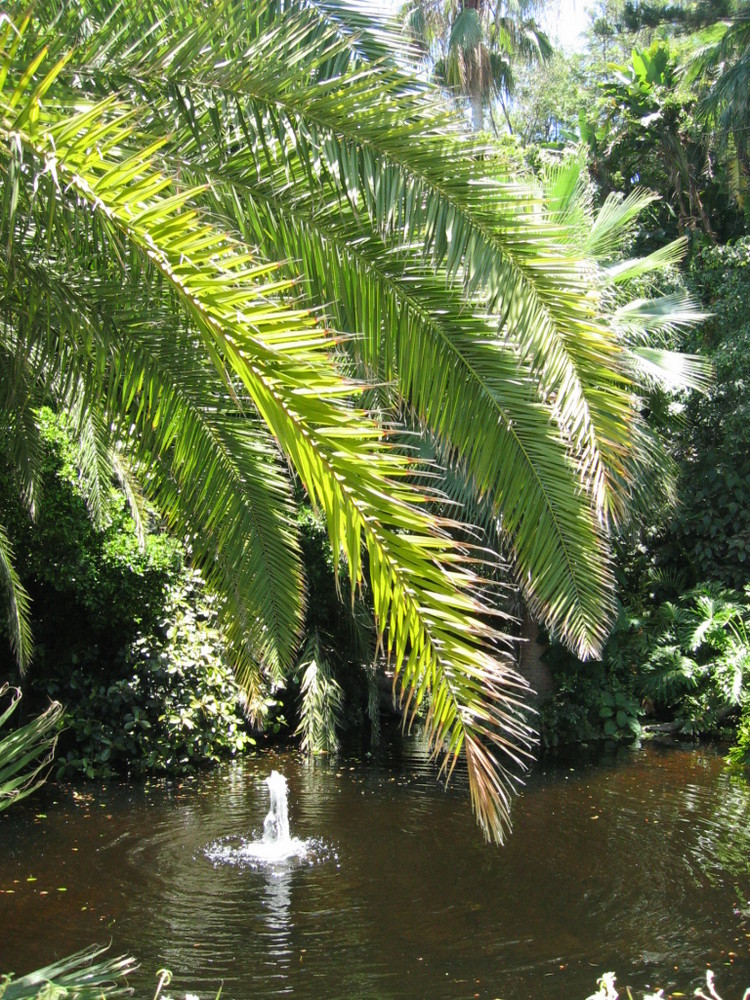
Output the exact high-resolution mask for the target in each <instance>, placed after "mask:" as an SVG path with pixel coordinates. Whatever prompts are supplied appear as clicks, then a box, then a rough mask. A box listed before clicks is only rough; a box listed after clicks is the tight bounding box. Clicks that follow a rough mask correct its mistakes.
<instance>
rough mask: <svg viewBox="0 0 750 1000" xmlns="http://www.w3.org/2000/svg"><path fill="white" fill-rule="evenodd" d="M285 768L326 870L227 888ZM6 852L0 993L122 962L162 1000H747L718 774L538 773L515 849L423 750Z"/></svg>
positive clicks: (8, 824) (723, 776)
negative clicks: (98, 962)
mask: <svg viewBox="0 0 750 1000" xmlns="http://www.w3.org/2000/svg"><path fill="white" fill-rule="evenodd" d="M272 767H273V768H276V769H278V770H280V771H282V772H283V773H284V774H285V775H286V777H287V779H288V782H289V789H290V815H291V823H292V832H293V834H295V835H296V836H298V837H302V838H317V842H318V846H317V847H316V854H317V857H318V862H317V863H316V864H314V865H306V864H299V863H297V864H294V865H291V866H290V867H289V868H287V869H286V870H284V871H281V872H279V871H275V872H269V871H258V870H252V869H250V868H242V867H237V866H233V865H230V864H212V863H211V861H210V860H209V859H208V857H207V856H206V849H207V848H208V847H209V845H210V844H212V843H214V842H216V841H217V840H220V841H222V842H229V843H234V842H235V839H236V838H237V837H238V835H241V834H245V835H248V836H249V835H253V834H259V832H260V830H261V828H262V822H263V817H264V815H265V813H266V811H267V807H268V795H267V790H266V787H265V784H264V779H265V777H266V776H267V775H268V773H269V772H270V770H271V768H272ZM40 814H42V815H40ZM227 838H228V840H227ZM0 845H1V847H2V850H1V853H0V890H1V891H0V971H10V970H12V971H14V972H16V973H17V974H22V973H24V972H26V971H29V970H30V969H31V968H33V967H35V966H38V965H43V964H46V963H48V962H50V961H51V960H52V959H53V958H55V957H60V956H62V955H64V954H66V953H69V952H71V951H74V950H76V949H78V948H81V947H84V946H85V945H87V944H89V943H91V942H94V941H98V942H102V943H106V942H108V941H110V940H111V941H112V950H113V953H116V954H119V953H123V952H129V953H131V954H134V955H136V956H137V957H138V958H139V959H140V961H141V963H142V968H141V973H140V978H139V979H138V980H137V981H135V982H134V985H135V986H136V987H138V992H139V994H140V995H142V996H149V997H150V996H151V995H152V994H153V988H154V985H155V972H156V970H157V969H159V968H161V967H162V966H168V967H169V968H171V969H172V970H173V971H174V972H175V980H174V982H173V984H172V987H171V990H170V992H171V994H172V995H173V996H175V997H178V996H181V995H183V994H184V993H185V992H186V991H190V992H193V993H199V994H201V996H213V995H215V993H216V991H217V989H218V987H219V986H220V985H221V984H223V993H222V996H223V997H225V998H233V1000H251V998H253V1000H262V998H265V997H275V996H278V995H284V994H288V995H293V996H294V997H295V998H296V1000H307V998H310V1000H312V998H342V1000H343V998H356V997H361V998H396V997H398V998H463V997H469V998H474V997H480V998H495V997H502V998H504V1000H522V998H527V997H528V998H532V997H533V998H535V1000H536V998H541V997H544V998H553V1000H554V998H566V1000H584V998H585V997H587V996H588V995H589V994H590V993H592V992H593V990H594V987H595V981H596V978H597V976H598V975H599V974H601V972H603V971H606V970H614V971H616V972H617V974H618V983H619V984H621V985H624V984H625V983H630V984H631V985H632V986H634V987H635V988H637V989H638V990H641V989H642V988H645V986H646V984H651V985H653V986H657V985H658V986H662V987H665V990H666V992H667V993H668V992H670V991H671V990H679V991H681V992H684V993H685V994H687V995H691V994H692V991H693V989H694V987H695V986H696V985H699V984H700V983H701V982H702V981H703V978H704V975H705V969H706V967H707V965H708V964H710V965H711V966H712V967H713V968H714V969H715V971H716V975H717V983H718V986H719V991H720V992H721V993H722V995H723V996H724V998H725V1000H739V998H740V997H741V996H742V992H743V990H744V988H745V987H746V986H748V985H750V919H748V917H746V916H745V915H744V913H743V910H746V909H747V908H748V907H750V903H748V900H750V784H748V782H747V781H745V780H740V781H737V780H732V778H731V777H730V776H729V775H728V774H727V773H726V771H725V770H724V767H723V763H722V760H721V758H720V757H719V756H717V755H716V754H714V753H713V752H711V751H708V750H682V749H673V748H670V749H666V748H659V747H657V746H648V747H645V748H644V749H632V750H626V751H620V752H619V753H618V754H616V755H614V754H611V755H609V756H606V755H605V756H604V757H601V756H600V757H599V758H598V759H596V760H594V759H591V760H589V761H581V759H580V758H577V760H576V762H575V763H571V762H564V761H562V760H560V761H557V762H546V763H545V764H544V765H543V766H540V767H538V768H537V769H536V770H535V772H534V773H533V774H532V775H531V777H530V778H529V780H528V782H527V785H526V788H525V790H524V792H523V794H522V795H521V796H520V798H519V799H518V800H517V802H516V803H515V809H514V831H513V835H512V837H511V839H510V841H509V842H508V844H507V845H506V846H505V847H504V848H501V849H498V848H493V847H490V846H487V845H485V844H484V843H483V842H482V840H481V837H480V836H479V834H478V832H477V830H476V828H475V826H474V824H473V821H472V819H471V814H470V809H469V805H468V800H467V797H466V792H465V789H464V788H463V787H462V785H461V781H460V779H459V781H458V782H457V783H456V784H455V786H454V787H452V788H451V789H450V790H449V791H447V792H446V791H445V790H444V789H443V788H442V787H441V786H439V785H437V784H436V783H435V780H434V776H433V773H432V771H431V770H430V769H429V767H428V766H427V764H426V762H425V759H424V756H423V754H422V752H421V751H420V749H419V747H418V745H410V746H406V747H402V746H395V747H393V748H391V750H389V751H384V752H383V753H382V754H380V755H379V756H378V757H373V758H367V757H364V756H362V757H356V758H354V757H352V758H348V757H343V758H340V759H339V760H337V761H324V762H320V761H318V762H313V763H309V762H306V761H304V760H303V759H301V758H300V757H298V756H296V755H292V754H289V755H280V756H275V757H273V758H262V759H256V760H252V761H249V762H248V763H246V764H244V765H243V766H238V767H234V768H230V769H225V770H222V771H220V772H217V773H213V774H209V775H206V776H204V777H201V778H200V779H198V780H196V781H193V782H189V783H185V784H184V785H183V786H182V787H172V788H165V787H161V786H158V785H157V786H152V787H150V788H143V787H124V786H120V787H111V786H110V787H107V788H104V789H102V788H100V787H98V786H95V787H94V788H93V789H91V788H90V789H88V790H87V791H86V792H82V791H80V790H79V791H78V792H73V791H72V790H71V789H63V788H54V787H49V788H47V789H46V790H45V791H44V792H42V793H41V794H40V795H38V796H37V797H36V798H32V799H29V800H27V802H26V803H25V804H21V805H19V806H18V807H16V808H15V810H10V811H8V812H6V813H4V814H2V815H1V816H0ZM32 879H33V881H31V880H32ZM61 889H65V891H64V892H63V891H60V890H61ZM730 952H731V953H734V954H733V955H732V954H730Z"/></svg>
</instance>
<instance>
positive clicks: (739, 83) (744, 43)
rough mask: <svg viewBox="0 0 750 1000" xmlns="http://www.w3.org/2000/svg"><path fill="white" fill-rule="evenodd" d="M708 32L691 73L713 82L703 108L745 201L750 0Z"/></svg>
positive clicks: (742, 1)
mask: <svg viewBox="0 0 750 1000" xmlns="http://www.w3.org/2000/svg"><path fill="white" fill-rule="evenodd" d="M706 35H707V36H708V39H707V41H706V44H705V45H703V46H702V47H701V48H700V49H699V50H698V52H697V53H696V55H695V57H694V59H693V61H692V64H691V66H690V67H689V70H688V79H689V80H695V79H696V78H697V77H699V76H700V77H703V79H704V80H705V81H706V82H707V83H708V91H707V93H706V94H705V96H704V97H703V100H702V101H701V103H700V104H699V106H698V113H699V115H700V117H702V118H703V119H704V120H705V121H706V122H707V123H708V124H709V125H710V126H711V128H712V129H713V131H714V133H715V134H716V135H717V136H718V140H719V148H720V150H721V151H722V152H723V153H724V154H725V157H726V160H727V163H728V167H729V177H730V182H731V184H732V188H733V190H734V193H735V194H736V196H737V197H738V198H739V200H740V201H742V200H743V199H744V196H745V194H746V191H747V168H748V142H747V131H748V126H749V125H750V3H747V0H734V2H732V3H731V8H730V11H729V12H728V16H727V17H723V18H721V19H717V21H716V23H715V24H713V25H712V27H711V28H710V29H709V30H708V31H707V32H706Z"/></svg>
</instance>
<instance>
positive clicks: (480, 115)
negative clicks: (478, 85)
mask: <svg viewBox="0 0 750 1000" xmlns="http://www.w3.org/2000/svg"><path fill="white" fill-rule="evenodd" d="M470 100H471V130H472V132H483V131H484V101H483V100H482V94H481V92H480V91H477V92H475V93H473V94H471V95H470Z"/></svg>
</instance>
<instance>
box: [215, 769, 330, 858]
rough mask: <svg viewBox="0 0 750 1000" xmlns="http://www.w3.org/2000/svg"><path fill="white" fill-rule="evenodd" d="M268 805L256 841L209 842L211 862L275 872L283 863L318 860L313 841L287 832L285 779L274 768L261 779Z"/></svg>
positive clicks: (242, 839)
mask: <svg viewBox="0 0 750 1000" xmlns="http://www.w3.org/2000/svg"><path fill="white" fill-rule="evenodd" d="M265 783H266V785H268V794H269V796H270V800H271V804H270V808H269V811H268V815H267V816H266V818H265V820H264V821H263V836H262V837H261V838H260V840H249V841H248V840H245V839H244V837H243V838H241V842H240V844H239V846H237V845H236V842H233V841H235V840H236V838H231V839H230V838H227V839H225V840H223V841H216V842H215V843H213V844H210V845H209V847H208V849H207V851H206V854H207V855H208V857H209V858H210V859H211V860H212V861H213V862H221V863H225V862H228V863H229V864H238V865H243V864H246V865H249V866H250V867H252V868H268V869H270V870H271V871H272V872H273V873H274V874H279V873H280V872H283V871H284V870H286V868H287V862H289V861H292V860H294V859H304V860H305V861H306V862H308V863H310V864H312V863H314V862H315V861H316V860H318V857H317V856H318V855H319V854H320V851H319V850H316V849H315V848H316V846H317V842H315V841H310V840H300V839H299V838H298V837H292V835H291V834H290V832H289V805H288V797H289V793H288V789H287V783H286V778H285V777H284V775H283V774H279V772H278V771H271V773H270V774H269V776H268V777H267V778H266V779H265Z"/></svg>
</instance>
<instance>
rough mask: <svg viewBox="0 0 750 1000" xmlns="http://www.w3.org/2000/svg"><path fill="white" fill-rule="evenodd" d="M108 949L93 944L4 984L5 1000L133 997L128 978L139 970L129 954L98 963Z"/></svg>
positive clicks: (99, 999) (86, 999)
mask: <svg viewBox="0 0 750 1000" xmlns="http://www.w3.org/2000/svg"><path fill="white" fill-rule="evenodd" d="M106 951H107V948H102V947H100V946H99V945H91V946H90V947H88V948H84V949H83V950H82V951H78V952H75V954H73V955H68V956H66V957H65V958H63V959H60V960H59V961H57V962H52V963H50V964H49V965H46V966H44V967H43V968H41V969H36V970H35V971H34V972H30V973H29V974H28V975H26V976H20V977H18V978H14V977H13V976H11V977H9V978H8V980H7V981H6V982H4V983H3V986H2V989H3V998H4V1000H35V998H38V997H40V996H44V997H49V996H63V997H67V996H70V997H71V998H75V1000H102V997H107V998H114V997H124V996H130V995H131V994H132V992H133V990H132V989H131V988H130V987H129V986H128V985H127V977H128V976H129V975H132V973H133V972H135V970H136V969H137V968H138V964H137V962H136V961H135V960H134V959H132V958H129V957H128V956H126V955H120V956H118V957H117V958H108V959H104V960H101V961H97V959H99V958H100V956H102V955H104V954H105V952H106Z"/></svg>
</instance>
